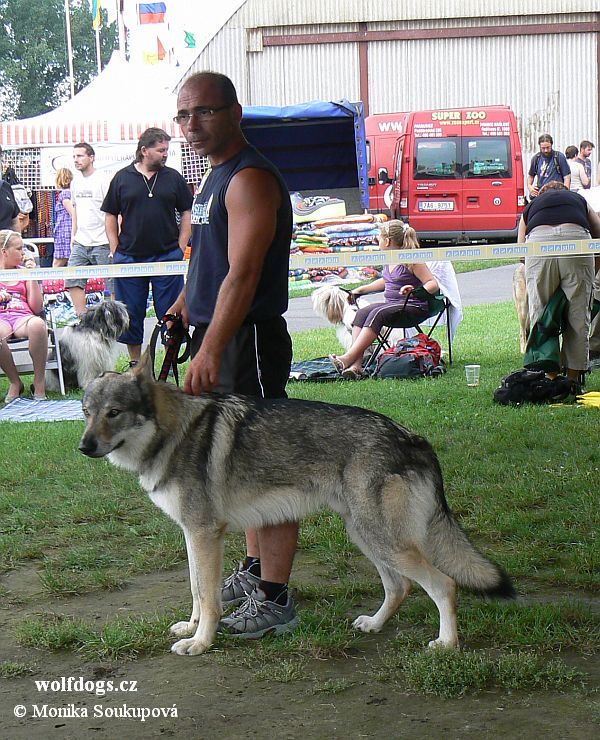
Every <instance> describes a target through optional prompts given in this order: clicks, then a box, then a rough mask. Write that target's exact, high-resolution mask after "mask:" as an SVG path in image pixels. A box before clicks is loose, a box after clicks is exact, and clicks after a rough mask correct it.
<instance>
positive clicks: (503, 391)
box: [494, 370, 576, 406]
mask: <svg viewBox="0 0 600 740" xmlns="http://www.w3.org/2000/svg"><path fill="white" fill-rule="evenodd" d="M575 390H576V388H575V384H574V382H573V381H572V380H571V379H570V378H565V377H564V376H563V375H557V376H556V378H554V379H553V380H550V378H547V377H546V374H545V373H544V372H543V370H517V372H515V373H511V374H510V375H507V376H506V377H505V378H503V379H502V382H501V384H500V386H499V387H498V388H496V390H495V391H494V401H496V403H500V404H502V405H503V406H511V405H514V406H518V405H520V404H522V403H557V402H560V401H564V400H565V399H566V398H567V397H568V396H569V395H571V394H572V393H574V392H575Z"/></svg>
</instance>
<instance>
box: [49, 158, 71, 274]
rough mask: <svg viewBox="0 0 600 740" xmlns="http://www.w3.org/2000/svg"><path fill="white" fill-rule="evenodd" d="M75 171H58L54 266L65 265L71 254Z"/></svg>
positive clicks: (63, 169)
mask: <svg viewBox="0 0 600 740" xmlns="http://www.w3.org/2000/svg"><path fill="white" fill-rule="evenodd" d="M72 180H73V173H72V172H71V170H69V169H67V168H66V167H61V168H60V169H59V170H58V172H57V173H56V187H57V188H59V190H58V192H57V194H56V205H55V207H54V259H53V261H52V267H65V266H66V265H67V263H68V261H69V255H70V254H71V227H72V225H73V203H72V201H71V191H70V190H69V187H70V185H71V182H72Z"/></svg>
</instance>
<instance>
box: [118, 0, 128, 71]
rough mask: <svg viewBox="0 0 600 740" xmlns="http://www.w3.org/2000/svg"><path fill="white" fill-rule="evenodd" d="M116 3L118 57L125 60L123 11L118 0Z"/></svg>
mask: <svg viewBox="0 0 600 740" xmlns="http://www.w3.org/2000/svg"><path fill="white" fill-rule="evenodd" d="M116 3H117V28H118V29H119V56H120V57H121V59H123V60H125V59H127V53H126V50H125V23H124V21H123V10H122V7H121V3H120V1H119V0H116Z"/></svg>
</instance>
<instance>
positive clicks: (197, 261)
mask: <svg viewBox="0 0 600 740" xmlns="http://www.w3.org/2000/svg"><path fill="white" fill-rule="evenodd" d="M177 109H178V113H177V116H175V119H174V120H175V121H176V122H177V123H179V125H180V127H181V130H182V132H183V134H184V136H185V138H186V139H187V141H188V142H189V144H190V145H191V146H192V148H193V149H194V150H195V151H196V153H197V154H199V155H204V156H207V157H208V159H209V162H210V165H211V170H210V171H209V173H208V175H207V176H205V178H204V179H203V181H202V183H201V184H200V186H199V187H198V190H197V192H196V195H195V198H194V203H193V206H192V255H191V261H190V269H189V273H188V279H187V283H186V286H185V288H184V291H183V292H182V293H181V295H180V296H179V298H178V300H177V301H176V303H175V304H173V306H172V307H171V309H170V311H169V313H174V314H179V315H181V316H182V317H183V319H184V322H186V323H189V324H190V325H191V326H193V327H194V334H193V337H192V355H193V358H192V361H191V363H190V367H189V370H188V372H187V374H186V377H185V382H184V389H185V391H186V393H190V394H192V395H199V394H200V393H202V392H206V391H218V392H224V393H242V394H246V395H258V396H261V397H264V398H285V397H286V392H285V385H286V382H287V379H288V376H289V370H290V363H291V357H292V351H291V339H290V336H289V334H288V331H287V326H286V323H285V319H284V318H283V313H284V312H285V311H286V309H287V288H288V269H289V248H290V240H291V230H292V212H291V203H290V199H289V194H288V192H287V188H286V186H285V183H284V181H283V179H282V178H281V175H280V174H279V172H278V171H277V169H276V168H275V167H274V166H273V165H272V164H271V163H270V162H269V161H268V160H266V159H265V158H264V157H263V156H262V155H261V154H260V153H259V152H257V151H256V150H255V149H254V148H253V147H251V146H250V145H249V144H248V142H247V141H246V139H245V138H244V135H243V133H242V130H241V126H240V123H241V118H242V108H241V106H240V104H239V102H238V100H237V94H236V91H235V88H234V86H233V83H232V82H231V80H229V79H228V78H227V77H225V76H224V75H220V74H216V73H212V72H200V73H197V74H194V75H192V76H191V77H189V78H188V79H187V80H186V81H185V83H184V84H183V87H182V88H181V90H180V92H179V95H178V99H177ZM297 536H298V524H297V523H296V522H294V523H286V524H282V525H277V526H273V527H268V528H265V529H260V530H249V531H247V532H246V543H247V556H246V558H245V560H243V561H242V562H241V563H240V565H239V567H238V569H237V570H236V571H235V572H234V573H233V574H232V575H231V576H229V577H228V578H227V579H226V580H225V582H224V584H223V590H222V600H223V605H224V606H234V605H235V606H238V605H239V608H238V609H236V611H234V612H233V613H232V614H230V615H229V616H228V617H226V618H224V619H223V620H222V621H221V626H220V629H221V630H222V631H225V632H228V633H230V634H232V635H235V636H239V637H242V636H243V637H259V636H260V635H261V634H263V633H265V632H267V631H269V632H277V633H280V632H284V631H287V630H289V629H292V628H293V627H295V626H296V624H297V622H298V619H297V617H296V614H295V611H294V606H293V603H292V600H291V598H290V597H289V595H288V591H287V582H288V579H289V575H290V572H291V568H292V563H293V559H294V554H295V551H296V542H297ZM248 594H251V596H250V597H249V596H248ZM249 598H251V599H252V600H253V604H256V605H258V614H253V615H252V618H250V617H249V612H250V611H252V612H254V611H255V609H254V606H253V608H252V609H248V608H247V607H248V603H249V602H248V599H249ZM267 628H268V629H267Z"/></svg>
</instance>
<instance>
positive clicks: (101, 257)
mask: <svg viewBox="0 0 600 740" xmlns="http://www.w3.org/2000/svg"><path fill="white" fill-rule="evenodd" d="M109 257H110V247H109V246H108V244H100V245H99V246H97V247H84V246H83V244H78V243H77V242H74V243H73V247H72V248H71V256H70V257H69V262H68V264H67V267H88V265H108V264H109V263H110V261H109ZM86 283H87V280H86V278H81V279H71V280H65V288H81V289H82V290H85V286H86ZM106 290H110V292H111V293H112V292H113V285H112V280H106Z"/></svg>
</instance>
